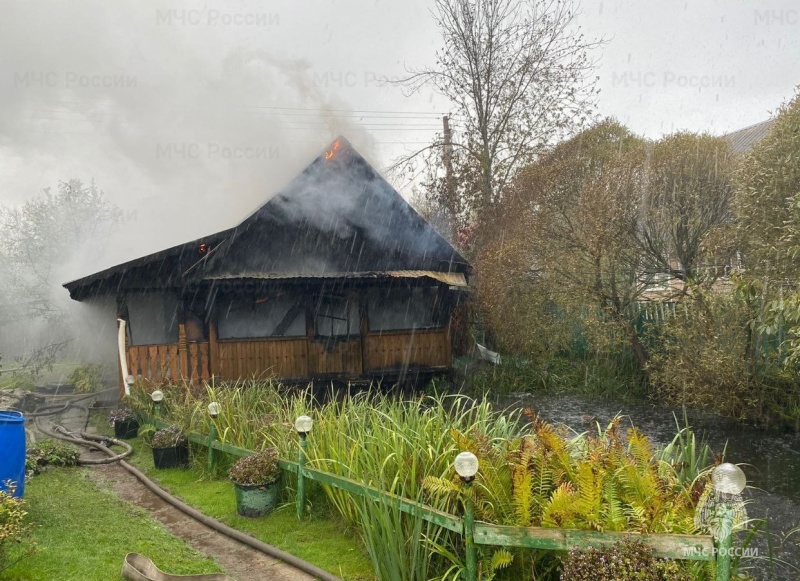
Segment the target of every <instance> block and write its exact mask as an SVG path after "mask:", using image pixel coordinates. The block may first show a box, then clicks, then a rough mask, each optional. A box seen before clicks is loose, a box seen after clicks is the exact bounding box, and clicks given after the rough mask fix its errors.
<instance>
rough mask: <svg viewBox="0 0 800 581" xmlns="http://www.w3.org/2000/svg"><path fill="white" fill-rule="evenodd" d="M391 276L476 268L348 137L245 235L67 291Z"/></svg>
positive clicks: (155, 258)
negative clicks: (355, 147) (244, 281)
mask: <svg viewBox="0 0 800 581" xmlns="http://www.w3.org/2000/svg"><path fill="white" fill-rule="evenodd" d="M201 247H202V251H201ZM389 271H393V272H411V271H425V272H429V273H462V274H464V273H467V272H468V271H469V265H468V263H467V261H466V260H465V259H464V258H463V257H462V256H461V255H460V254H459V253H458V251H457V250H456V249H455V248H453V247H452V246H451V245H450V244H449V243H448V242H447V241H446V240H445V239H444V238H443V237H442V236H441V235H439V234H438V233H437V232H436V231H435V230H434V229H433V227H432V226H431V225H430V224H429V223H428V222H426V221H425V220H424V219H423V218H422V217H421V216H420V215H419V214H417V212H416V211H414V209H413V208H412V207H411V206H410V205H409V204H408V202H406V200H405V199H403V197H402V196H400V194H399V193H398V192H397V191H396V190H395V189H394V188H392V186H391V185H389V183H388V182H387V181H386V180H385V179H384V178H383V177H382V176H381V175H380V174H379V173H378V172H377V171H376V170H375V169H374V168H373V167H372V166H371V165H370V164H369V163H368V162H367V161H366V160H365V159H364V158H363V156H361V155H360V154H359V153H358V152H357V151H356V150H355V149H354V148H353V147H352V146H351V145H350V144H349V143H348V142H347V140H345V139H344V138H343V137H340V138H339V139H337V140H335V141H334V142H333V143H332V144H331V145H330V146H329V147H328V148H327V150H326V151H324V152H323V153H321V154H320V155H319V156H317V157H316V158H315V159H314V160H313V161H312V162H311V163H310V164H309V165H308V166H307V167H306V168H305V169H304V170H303V171H302V172H301V173H300V174H299V175H298V176H297V177H295V178H294V179H293V180H292V181H291V182H290V183H289V184H288V185H287V186H286V187H285V188H284V189H283V190H281V191H280V192H278V193H277V194H276V195H274V196H272V197H271V198H270V199H269V200H267V201H266V202H265V203H264V204H263V205H262V206H261V207H260V208H258V209H257V210H256V211H255V212H253V213H252V214H251V215H250V216H248V217H247V218H245V219H244V220H243V221H242V222H241V223H239V224H238V225H236V226H235V227H233V228H230V229H227V230H223V231H221V232H218V233H216V234H212V235H209V236H205V237H203V238H198V239H196V240H193V241H191V242H187V243H184V244H181V245H178V246H173V247H171V248H167V249H165V250H162V251H159V252H156V253H153V254H149V255H147V256H143V257H141V258H137V259H135V260H131V261H128V262H125V263H122V264H118V265H116V266H113V267H111V268H108V269H105V270H102V271H100V272H97V273H94V274H91V275H89V276H85V277H83V278H80V279H77V280H74V281H71V282H68V283H66V284H65V285H64V286H65V287H66V288H67V289H68V290H69V291H70V295H71V296H72V298H74V299H76V300H82V299H83V298H86V297H88V296H90V295H92V294H100V293H109V292H119V291H121V290H126V289H133V288H138V289H142V288H180V287H184V286H187V285H193V284H194V285H196V284H199V283H201V282H203V281H214V280H230V279H237V278H242V279H246V278H250V279H252V278H260V279H281V278H314V277H325V278H330V277H332V276H340V275H343V274H350V275H351V277H352V275H356V274H358V273H365V272H370V273H377V272H389ZM426 276H427V275H426ZM433 278H436V277H433Z"/></svg>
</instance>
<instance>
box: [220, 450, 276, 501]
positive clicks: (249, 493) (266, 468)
mask: <svg viewBox="0 0 800 581" xmlns="http://www.w3.org/2000/svg"><path fill="white" fill-rule="evenodd" d="M228 475H229V476H230V479H231V480H232V481H233V487H234V491H235V492H236V512H238V513H239V514H240V515H242V516H263V515H265V514H267V513H268V512H270V511H271V510H272V509H274V508H275V507H276V506H277V504H278V480H279V478H280V475H281V471H280V468H279V467H278V450H277V449H276V448H265V449H264V450H261V451H260V452H257V453H255V454H253V455H252V456H245V457H244V458H240V459H239V460H237V461H236V463H235V464H234V465H233V466H231V469H230V472H229V473H228Z"/></svg>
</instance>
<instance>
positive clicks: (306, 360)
mask: <svg viewBox="0 0 800 581" xmlns="http://www.w3.org/2000/svg"><path fill="white" fill-rule="evenodd" d="M184 345H185V347H184V348H183V349H182V348H181V344H180V343H176V344H172V345H137V346H129V347H128V348H127V355H128V371H129V373H130V374H131V375H134V376H140V377H143V378H145V379H147V380H149V381H152V382H156V383H161V382H168V381H180V380H181V379H186V380H189V381H192V382H196V381H204V380H208V379H210V378H211V377H212V376H215V377H218V378H220V379H226V380H236V379H241V378H249V377H266V376H275V377H278V378H280V379H287V380H296V379H309V378H312V377H316V376H319V377H325V376H344V377H359V376H362V375H366V374H374V373H376V372H382V371H397V370H403V369H408V368H424V369H446V368H447V367H449V365H450V360H451V358H450V338H449V335H448V330H447V329H446V328H444V329H426V330H420V331H393V332H383V333H368V334H367V335H366V336H365V337H364V338H363V339H362V338H361V337H358V338H356V339H352V338H351V339H347V340H340V341H332V342H331V343H327V342H326V341H324V340H319V339H310V338H308V337H297V338H271V339H266V338H265V339H248V340H217V338H216V333H212V334H211V337H210V342H187V343H184ZM183 370H185V371H183Z"/></svg>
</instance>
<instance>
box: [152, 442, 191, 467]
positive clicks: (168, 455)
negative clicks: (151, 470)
mask: <svg viewBox="0 0 800 581" xmlns="http://www.w3.org/2000/svg"><path fill="white" fill-rule="evenodd" d="M153 464H155V465H156V468H187V467H188V466H189V446H187V445H185V444H184V445H183V446H171V447H169V448H153Z"/></svg>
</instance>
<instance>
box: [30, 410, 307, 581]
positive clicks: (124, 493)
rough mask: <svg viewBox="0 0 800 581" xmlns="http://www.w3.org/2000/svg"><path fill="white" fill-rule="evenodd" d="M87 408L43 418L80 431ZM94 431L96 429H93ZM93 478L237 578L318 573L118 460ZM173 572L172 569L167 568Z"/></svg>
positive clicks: (255, 580)
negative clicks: (148, 483)
mask: <svg viewBox="0 0 800 581" xmlns="http://www.w3.org/2000/svg"><path fill="white" fill-rule="evenodd" d="M86 418H87V411H86V410H85V409H80V408H70V409H69V410H67V411H66V412H65V413H63V414H60V415H59V416H56V417H48V418H40V421H41V422H42V423H43V425H44V427H45V429H50V430H52V427H53V425H54V424H60V425H63V426H64V427H66V428H67V429H68V430H71V431H75V432H80V431H81V430H83V429H84V428H85V426H86V424H87V422H86ZM89 431H94V430H91V429H90V430H89ZM81 455H82V456H83V457H86V458H102V457H105V454H103V453H101V452H97V451H87V450H85V449H84V450H82V454H81ZM89 474H90V475H91V478H92V480H93V481H94V482H95V483H97V484H98V485H99V486H102V487H105V488H110V489H111V490H113V491H114V492H115V493H116V494H117V495H118V496H119V497H120V498H122V499H124V500H126V501H128V502H130V503H132V504H135V505H137V506H140V507H142V508H144V509H145V510H147V511H148V512H149V513H150V515H151V516H152V517H153V518H154V519H155V520H157V521H159V522H160V523H162V524H163V525H164V526H165V527H166V529H167V530H168V531H169V532H170V533H172V534H173V535H175V536H176V537H180V538H182V539H183V540H185V541H186V542H187V543H189V545H191V546H192V547H194V548H195V549H197V550H198V551H200V552H202V553H205V554H206V555H208V556H210V557H212V558H213V559H215V560H216V561H217V562H218V563H219V564H220V565H222V567H224V568H225V570H226V571H227V572H228V574H229V575H230V576H232V577H233V578H234V579H236V580H237V581H263V580H265V579H268V580H270V581H310V580H312V579H314V577H312V576H310V575H308V574H307V573H304V572H302V571H298V570H297V569H295V568H294V567H291V566H290V565H287V564H286V563H284V562H283V561H279V560H277V559H274V558H272V557H269V556H267V555H265V554H263V553H261V552H259V551H256V550H255V549H253V548H251V547H248V546H247V545H244V544H242V543H240V542H239V541H236V540H234V539H230V538H228V537H226V536H225V535H223V534H222V533H219V532H217V531H215V530H214V529H212V528H209V527H207V526H206V525H204V524H202V523H199V522H197V521H196V520H194V519H192V518H191V517H189V516H187V515H185V514H184V513H182V512H181V511H179V510H178V509H177V508H175V507H173V506H172V505H170V504H168V503H167V502H166V501H164V500H162V499H161V498H159V497H158V496H156V495H155V494H153V493H152V492H151V491H150V490H148V489H147V488H146V487H145V486H144V485H143V484H142V483H141V482H139V480H138V479H137V478H136V477H135V476H133V475H132V474H130V473H129V472H128V471H127V470H125V469H124V468H122V467H121V466H119V465H118V464H104V465H99V466H93V467H91V468H90V472H89ZM167 573H169V571H167Z"/></svg>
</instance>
